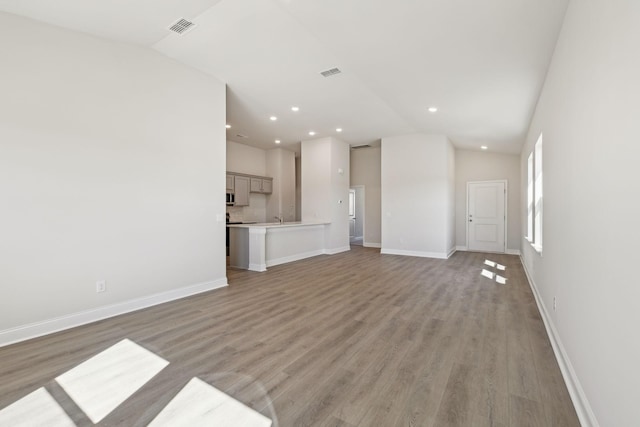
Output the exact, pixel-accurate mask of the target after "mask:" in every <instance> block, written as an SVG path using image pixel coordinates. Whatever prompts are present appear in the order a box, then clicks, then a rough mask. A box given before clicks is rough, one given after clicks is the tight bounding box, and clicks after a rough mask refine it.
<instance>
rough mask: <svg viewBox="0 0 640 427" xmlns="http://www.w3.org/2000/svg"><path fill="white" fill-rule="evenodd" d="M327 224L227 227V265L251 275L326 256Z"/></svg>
mask: <svg viewBox="0 0 640 427" xmlns="http://www.w3.org/2000/svg"><path fill="white" fill-rule="evenodd" d="M328 224H329V223H327V222H285V223H277V222H276V223H261V224H229V225H227V227H229V265H230V266H231V267H235V268H243V269H245V270H251V271H266V270H267V267H272V266H274V265H279V264H284V263H287V262H292V261H297V260H300V259H304V258H309V257H312V256H316V255H322V254H324V253H327V252H326V250H325V227H326V226H327V225H328Z"/></svg>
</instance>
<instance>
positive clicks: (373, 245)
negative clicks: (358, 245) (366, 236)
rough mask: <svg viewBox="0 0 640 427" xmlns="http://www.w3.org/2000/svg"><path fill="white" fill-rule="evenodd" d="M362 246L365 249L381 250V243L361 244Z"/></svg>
mask: <svg viewBox="0 0 640 427" xmlns="http://www.w3.org/2000/svg"><path fill="white" fill-rule="evenodd" d="M362 246H364V247H365V248H381V247H382V244H381V243H371V242H363V243H362Z"/></svg>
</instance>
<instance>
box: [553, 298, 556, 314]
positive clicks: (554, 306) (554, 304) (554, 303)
mask: <svg viewBox="0 0 640 427" xmlns="http://www.w3.org/2000/svg"><path fill="white" fill-rule="evenodd" d="M553 311H556V297H553Z"/></svg>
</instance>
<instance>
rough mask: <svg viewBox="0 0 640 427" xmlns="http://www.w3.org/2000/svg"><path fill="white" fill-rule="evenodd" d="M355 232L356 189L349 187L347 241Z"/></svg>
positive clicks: (351, 238)
mask: <svg viewBox="0 0 640 427" xmlns="http://www.w3.org/2000/svg"><path fill="white" fill-rule="evenodd" d="M355 234H356V190H354V189H353V188H351V189H349V241H351V240H353V238H354V237H355Z"/></svg>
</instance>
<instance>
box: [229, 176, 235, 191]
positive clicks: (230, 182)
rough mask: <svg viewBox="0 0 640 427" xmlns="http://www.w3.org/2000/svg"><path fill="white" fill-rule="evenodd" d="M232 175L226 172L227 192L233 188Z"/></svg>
mask: <svg viewBox="0 0 640 427" xmlns="http://www.w3.org/2000/svg"><path fill="white" fill-rule="evenodd" d="M233 178H234V176H233V175H229V174H227V193H233V192H234V190H235V186H234V179H233Z"/></svg>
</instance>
